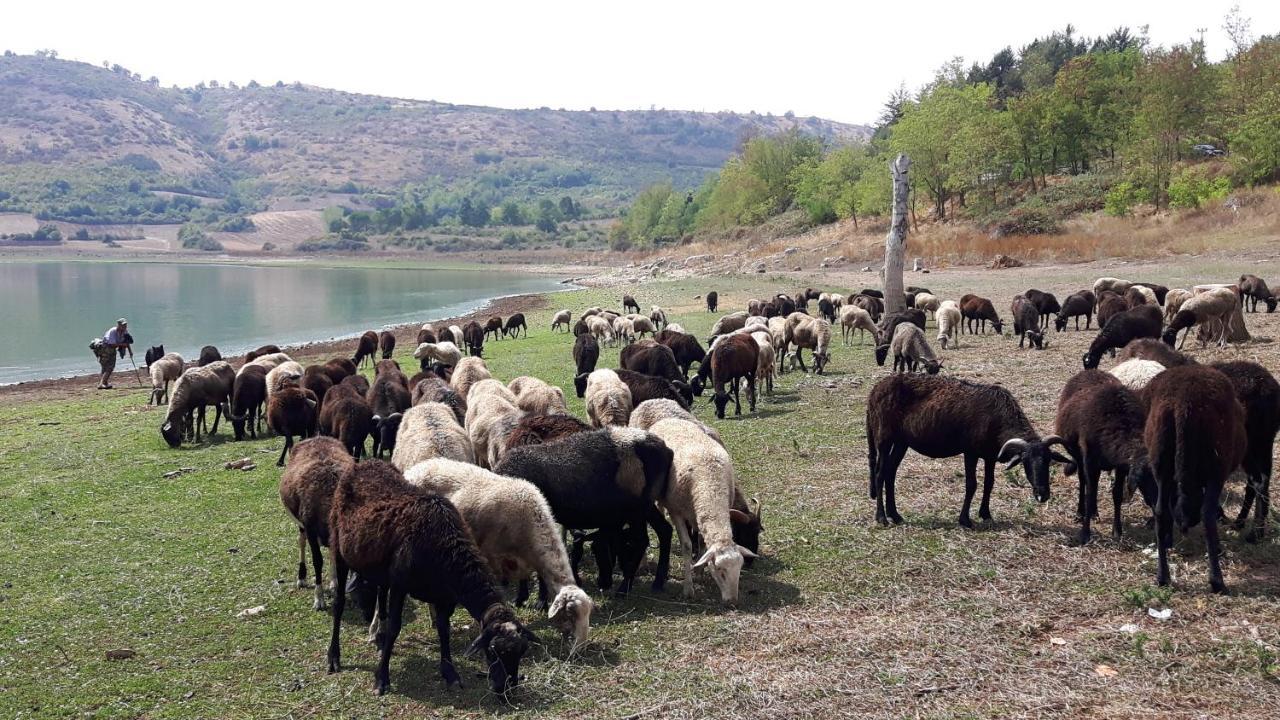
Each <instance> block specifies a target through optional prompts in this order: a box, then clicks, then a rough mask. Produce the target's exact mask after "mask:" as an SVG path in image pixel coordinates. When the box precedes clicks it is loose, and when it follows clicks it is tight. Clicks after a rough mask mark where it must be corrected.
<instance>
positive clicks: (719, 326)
mask: <svg viewBox="0 0 1280 720" xmlns="http://www.w3.org/2000/svg"><path fill="white" fill-rule="evenodd" d="M748 317H749V316H748V315H747V313H746V312H744V311H742V310H739V311H738V312H734V313H729V314H728V315H725V316H723V317H721V318H720V319H719V320H717V321H716V324H715V325H712V326H711V335H710V336H709V338H708V339H707V344H708V345H710V344H711V343H712V342H714V341H715V338H717V337H718V336H720V335H727V334H729V333H731V332H733V331H734V330H738V329H740V328H742V327H745V326H746V324H747V318H748Z"/></svg>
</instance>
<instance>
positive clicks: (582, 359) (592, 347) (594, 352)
mask: <svg viewBox="0 0 1280 720" xmlns="http://www.w3.org/2000/svg"><path fill="white" fill-rule="evenodd" d="M599 359H600V343H599V342H597V341H596V338H595V336H594V335H590V334H584V335H579V336H578V337H577V338H576V339H575V340H574V341H573V362H574V365H575V366H576V370H575V372H574V376H573V387H574V390H576V391H577V393H578V397H585V396H586V392H587V376H588V375H590V374H591V372H592V371H593V370H595V369H596V362H597V361H599Z"/></svg>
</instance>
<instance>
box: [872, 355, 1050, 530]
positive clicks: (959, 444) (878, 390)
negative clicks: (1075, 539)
mask: <svg viewBox="0 0 1280 720" xmlns="http://www.w3.org/2000/svg"><path fill="white" fill-rule="evenodd" d="M866 423H867V425H866V427H867V460H868V463H869V465H870V470H871V483H870V494H871V497H872V498H874V499H875V501H876V522H878V523H880V524H881V525H885V524H888V523H889V522H892V523H894V524H898V523H901V522H902V516H900V515H899V514H898V509H897V503H896V496H895V491H894V485H895V482H896V477H897V474H898V465H899V464H901V463H902V458H903V456H904V455H906V453H907V450H909V449H910V450H915V451H916V452H918V453H920V454H922V455H925V456H927V457H932V458H944V457H953V456H955V455H964V470H965V482H964V505H963V506H962V507H961V508H960V519H959V523H960V525H961V526H963V527H967V528H972V527H973V521H972V520H971V519H970V517H969V507H970V505H971V504H972V502H973V495H974V493H975V492H976V491H977V487H978V483H977V476H976V469H977V465H978V460H982V461H983V462H984V463H985V469H984V476H983V486H982V504H981V505H980V506H979V509H978V517H979V518H980V519H982V520H990V519H991V507H990V499H991V488H992V487H993V486H994V485H995V479H996V478H995V464H996V463H997V462H1002V463H1009V465H1008V466H1007V467H1008V468H1012V467H1014V466H1016V465H1018V464H1021V465H1022V466H1023V470H1024V471H1025V473H1026V477H1027V480H1028V481H1029V482H1030V485H1031V490H1032V496H1033V497H1034V498H1035V499H1036V500H1037V501H1039V502H1046V501H1048V499H1049V492H1050V488H1049V469H1050V464H1051V463H1052V462H1062V463H1066V462H1069V459H1068V458H1066V457H1064V456H1062V455H1060V454H1058V453H1057V452H1056V451H1054V450H1052V447H1053V445H1054V444H1059V443H1061V442H1062V438H1060V437H1058V436H1056V435H1051V436H1049V437H1047V438H1044V439H1043V440H1042V439H1041V438H1040V436H1039V434H1038V433H1036V431H1035V428H1034V427H1032V425H1031V421H1029V420H1027V416H1026V415H1025V414H1024V413H1023V412H1022V408H1021V407H1020V406H1019V405H1018V401H1017V400H1016V399H1014V397H1013V395H1012V394H1011V393H1010V392H1009V391H1008V390H1006V389H1004V388H1003V387H1000V386H998V385H983V384H979V383H973V382H968V381H965V380H959V379H955V378H949V377H943V376H935V375H917V374H902V375H890V376H889V377H887V378H884V379H883V380H881V381H880V382H878V383H876V384H875V387H873V388H872V389H871V393H870V395H868V397H867V420H866Z"/></svg>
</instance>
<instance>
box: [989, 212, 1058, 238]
mask: <svg viewBox="0 0 1280 720" xmlns="http://www.w3.org/2000/svg"><path fill="white" fill-rule="evenodd" d="M1060 230H1061V229H1060V228H1059V227H1058V222H1057V220H1055V219H1054V218H1053V216H1052V215H1050V214H1049V212H1048V211H1047V210H1043V209H1039V208H1015V209H1014V210H1013V211H1012V212H1010V213H1009V216H1008V217H1006V218H1005V219H1003V220H1001V221H1000V222H999V223H997V224H996V227H995V235H996V237H1005V236H1007V235H1052V234H1054V233H1057V232H1059V231H1060Z"/></svg>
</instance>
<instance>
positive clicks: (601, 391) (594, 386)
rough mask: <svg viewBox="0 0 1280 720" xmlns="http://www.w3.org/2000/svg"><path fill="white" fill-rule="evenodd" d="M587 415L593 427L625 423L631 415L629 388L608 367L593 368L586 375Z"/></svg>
mask: <svg viewBox="0 0 1280 720" xmlns="http://www.w3.org/2000/svg"><path fill="white" fill-rule="evenodd" d="M584 397H585V398H586V404H587V417H589V418H591V424H592V425H593V426H595V427H605V426H606V425H626V424H627V420H628V419H629V418H630V417H631V389H630V388H628V387H627V384H626V383H624V382H622V378H620V377H618V373H616V372H614V371H612V370H610V369H609V368H599V369H596V370H593V371H592V372H591V374H590V375H588V376H587V392H586V394H585V396H584Z"/></svg>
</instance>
